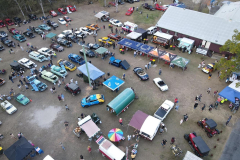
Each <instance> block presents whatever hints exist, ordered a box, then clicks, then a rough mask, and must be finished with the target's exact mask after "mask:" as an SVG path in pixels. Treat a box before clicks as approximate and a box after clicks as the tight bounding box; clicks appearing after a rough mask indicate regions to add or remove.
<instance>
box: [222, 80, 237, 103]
mask: <svg viewBox="0 0 240 160" xmlns="http://www.w3.org/2000/svg"><path fill="white" fill-rule="evenodd" d="M236 83H239V81H237V80H236V81H234V82H232V83H231V84H230V85H229V86H227V87H226V88H224V89H223V90H222V91H221V92H220V93H219V94H218V95H219V96H221V97H223V98H225V99H227V100H229V101H230V102H233V103H235V97H237V98H239V99H240V88H239V87H238V88H236Z"/></svg>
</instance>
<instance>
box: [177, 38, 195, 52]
mask: <svg viewBox="0 0 240 160" xmlns="http://www.w3.org/2000/svg"><path fill="white" fill-rule="evenodd" d="M177 40H178V41H179V44H178V48H179V49H180V50H181V51H183V52H188V53H189V54H191V53H192V48H193V46H194V40H192V39H189V38H185V37H184V38H178V39H177Z"/></svg>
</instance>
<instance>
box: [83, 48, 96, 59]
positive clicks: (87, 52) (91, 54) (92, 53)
mask: <svg viewBox="0 0 240 160" xmlns="http://www.w3.org/2000/svg"><path fill="white" fill-rule="evenodd" d="M79 53H80V54H81V55H84V50H83V49H81V50H80V51H79ZM85 53H86V56H87V57H90V58H92V57H95V53H94V52H93V51H91V50H86V49H85Z"/></svg>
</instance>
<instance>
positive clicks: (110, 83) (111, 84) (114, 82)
mask: <svg viewBox="0 0 240 160" xmlns="http://www.w3.org/2000/svg"><path fill="white" fill-rule="evenodd" d="M124 83H125V82H124V81H123V80H121V79H120V78H118V77H116V76H112V77H111V78H109V79H107V80H106V81H105V82H103V85H104V86H106V87H108V88H109V89H111V90H112V91H115V90H116V89H117V88H119V87H120V86H121V85H123V84H124Z"/></svg>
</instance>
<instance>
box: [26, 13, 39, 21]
mask: <svg viewBox="0 0 240 160" xmlns="http://www.w3.org/2000/svg"><path fill="white" fill-rule="evenodd" d="M28 17H29V18H30V19H31V20H34V21H36V20H38V18H37V16H36V15H35V14H29V15H28Z"/></svg>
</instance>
